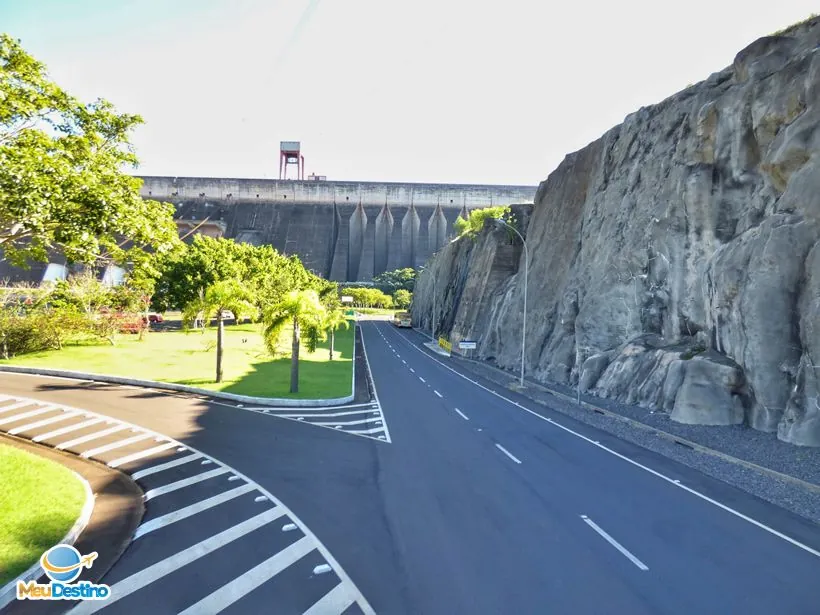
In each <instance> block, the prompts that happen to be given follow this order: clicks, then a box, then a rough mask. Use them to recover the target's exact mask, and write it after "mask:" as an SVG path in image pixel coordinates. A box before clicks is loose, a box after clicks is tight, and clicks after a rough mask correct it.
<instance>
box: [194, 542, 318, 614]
mask: <svg viewBox="0 0 820 615" xmlns="http://www.w3.org/2000/svg"><path fill="white" fill-rule="evenodd" d="M313 548H314V544H313V541H312V540H311V539H310V538H308V537H307V536H305V537H304V538H300V539H299V540H298V541H296V542H295V543H293V544H292V545H290V546H289V547H288V548H286V549H283V550H282V551H279V553H277V554H276V555H274V556H273V557H269V558H268V559H266V560H265V561H264V562H262V563H261V564H259V565H257V566H254V567H253V568H251V569H250V570H248V571H247V572H246V573H245V574H243V575H241V576H238V577H236V578H235V579H234V580H233V581H231V582H230V583H227V584H225V585H223V586H222V587H220V588H219V589H217V590H216V591H214V592H213V593H212V594H209V595H208V596H205V597H204V598H203V599H202V600H200V601H199V602H197V603H196V604H192V605H191V606H189V607H188V608H187V609H185V610H184V611H180V612H179V615H199V614H200V613H220V612H222V611H223V610H225V609H226V608H228V607H229V606H230V605H232V604H233V603H234V602H236V601H237V600H239V599H240V598H242V597H244V596H245V594H247V593H248V592H251V591H253V590H254V589H256V588H257V587H259V586H260V585H262V584H263V583H266V582H267V581H269V580H270V579H272V578H273V577H275V576H276V575H277V574H279V573H280V572H282V571H283V570H284V569H285V568H287V567H288V566H290V565H291V564H293V563H295V562H297V561H299V560H300V559H302V558H303V557H304V556H305V555H307V554H308V553H310V552H311V551H312V550H313Z"/></svg>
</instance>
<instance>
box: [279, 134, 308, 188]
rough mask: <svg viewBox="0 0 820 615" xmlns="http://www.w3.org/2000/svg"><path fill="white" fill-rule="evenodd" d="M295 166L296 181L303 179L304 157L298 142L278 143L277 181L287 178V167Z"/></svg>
mask: <svg viewBox="0 0 820 615" xmlns="http://www.w3.org/2000/svg"><path fill="white" fill-rule="evenodd" d="M289 164H295V165H296V179H305V157H304V156H302V144H301V142H299V141H280V142H279V179H287V178H288V165H289Z"/></svg>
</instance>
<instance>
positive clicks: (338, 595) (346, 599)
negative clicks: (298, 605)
mask: <svg viewBox="0 0 820 615" xmlns="http://www.w3.org/2000/svg"><path fill="white" fill-rule="evenodd" d="M354 602H355V594H353V593H352V592H351V591H350V588H349V587H348V586H347V585H345V584H344V583H340V584H339V585H337V586H336V587H334V588H333V589H331V590H330V591H329V592H328V593H326V594H325V595H324V596H323V597H322V599H321V600H319V602H317V603H316V604H314V605H313V606H312V607H310V608H309V609H308V610H307V611H305V612H304V613H303V614H302V615H326V614H327V613H344V612H345V611H346V610H347V609H348V608H350V605H352V604H353V603H354Z"/></svg>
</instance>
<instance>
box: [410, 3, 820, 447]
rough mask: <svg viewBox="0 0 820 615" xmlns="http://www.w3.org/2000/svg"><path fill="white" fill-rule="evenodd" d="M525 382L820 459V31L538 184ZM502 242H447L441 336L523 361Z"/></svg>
mask: <svg viewBox="0 0 820 615" xmlns="http://www.w3.org/2000/svg"><path fill="white" fill-rule="evenodd" d="M524 228H525V229H526V237H527V244H528V246H529V250H530V263H529V299H528V305H527V332H528V334H527V343H526V365H527V372H528V374H529V375H530V376H533V377H535V378H538V379H541V380H544V381H556V382H560V383H565V384H573V385H575V384H578V385H580V387H581V388H582V389H583V390H588V391H591V392H592V393H595V394H597V395H601V396H606V397H612V398H616V399H619V400H622V401H625V402H628V403H637V404H640V405H643V406H646V407H650V408H654V409H657V410H662V411H665V412H669V413H670V414H671V418H672V419H674V420H677V421H681V422H686V423H702V424H712V425H727V424H737V423H744V422H745V423H747V424H748V425H750V426H751V427H753V428H755V429H759V430H764V431H769V432H777V434H778V437H779V438H780V439H782V440H785V441H788V442H793V443H795V444H801V445H809V446H820V19H819V18H815V19H812V20H810V21H808V22H805V23H803V24H801V25H799V26H797V27H795V28H793V29H792V30H790V31H788V32H787V33H785V34H783V35H781V36H772V37H766V38H763V39H760V40H759V41H756V42H755V43H753V44H752V45H750V46H749V47H747V48H746V49H744V50H743V51H741V52H740V53H739V54H738V55H737V58H736V59H735V62H734V64H733V65H732V66H731V67H729V68H727V69H725V70H723V71H721V72H718V73H715V74H713V75H712V76H711V77H709V78H708V79H707V80H706V81H703V82H701V83H699V84H697V85H695V86H692V87H690V88H688V89H686V90H684V91H683V92H680V93H678V94H676V95H674V96H672V97H670V98H669V99H667V100H665V101H663V102H662V103H660V104H658V105H655V106H653V107H647V108H642V109H641V110H639V111H638V112H637V113H634V114H632V115H630V116H628V117H627V118H626V119H625V121H624V123H623V124H621V125H620V126H617V127H615V128H613V129H612V130H610V131H609V132H607V133H606V134H605V135H604V136H603V137H601V138H600V139H598V140H597V141H595V142H593V143H591V144H590V145H588V146H587V147H585V148H584V149H582V150H580V151H578V152H575V153H573V154H570V155H568V156H567V157H566V158H565V160H564V161H563V162H562V163H561V165H560V166H559V167H558V168H557V169H556V170H555V171H554V172H553V173H551V174H550V176H549V177H548V178H547V180H546V181H544V182H543V183H542V184H541V186H540V187H539V190H538V194H537V196H536V200H535V207H534V210H533V212H532V215H531V218H530V219H529V221H528V223H527V224H526V225H525V226H524ZM509 243H510V242H509V241H508V239H507V235H506V234H505V233H504V232H503V231H499V230H489V229H485V231H484V232H483V233H482V234H481V235H480V236H479V237H477V238H476V239H461V240H458V241H455V242H453V243H451V244H449V245H448V246H446V247H445V248H444V249H443V250H442V251H441V252H439V255H438V256H437V257H436V258H434V259H433V260H432V261H431V262H430V267H429V268H428V269H427V270H426V271H425V272H423V273H422V275H421V276H420V279H419V280H418V282H417V285H416V293H415V298H414V304H413V308H412V309H413V312H414V316H415V317H416V318H417V319H421V321H422V324H423V325H424V326H427V324H428V323H429V321H430V314H431V310H432V307H433V294H434V293H433V283H432V278H433V275H435V276H436V277H437V284H436V285H435V286H436V292H435V296H436V299H435V301H436V305H437V308H436V311H437V313H438V314H439V316H438V318H439V327H440V330H442V331H444V332H445V333H449V334H450V335H451V338H452V339H453V340H454V341H458V339H464V338H472V339H477V340H479V348H478V355H479V356H481V357H484V358H492V359H494V360H495V361H496V362H497V363H498V364H500V365H502V366H504V367H509V368H515V367H516V366H517V365H518V362H519V360H520V352H521V339H520V332H521V327H522V305H523V270H524V256H523V252H522V250H521V247H520V246H514V245H509Z"/></svg>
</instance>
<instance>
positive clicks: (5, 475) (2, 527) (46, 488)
mask: <svg viewBox="0 0 820 615" xmlns="http://www.w3.org/2000/svg"><path fill="white" fill-rule="evenodd" d="M83 504H85V490H84V489H83V485H82V483H81V482H80V481H79V480H78V479H77V477H76V476H75V475H74V474H73V473H72V472H71V471H70V470H68V469H67V468H65V467H63V466H61V465H60V464H58V463H55V462H53V461H49V460H47V459H43V458H42V457H38V456H36V455H32V454H30V453H27V452H25V451H21V450H19V449H17V448H14V447H12V446H6V445H0V586H2V585H5V584H6V583H8V582H9V581H11V580H12V579H14V578H15V577H16V576H18V575H19V574H21V573H22V572H25V570H27V569H28V568H29V566H31V565H32V564H34V563H35V562H36V561H37V560H38V559H40V556H41V555H42V554H43V551H46V550H47V549H49V548H51V547H53V546H54V545H55V544H57V543H58V542H59V541H60V540H61V539H62V538H63V536H65V535H66V533H67V532H68V530H69V529H71V526H72V525H74V522H75V521H76V520H77V518H78V517H79V516H80V511H81V510H82V508H83Z"/></svg>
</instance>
